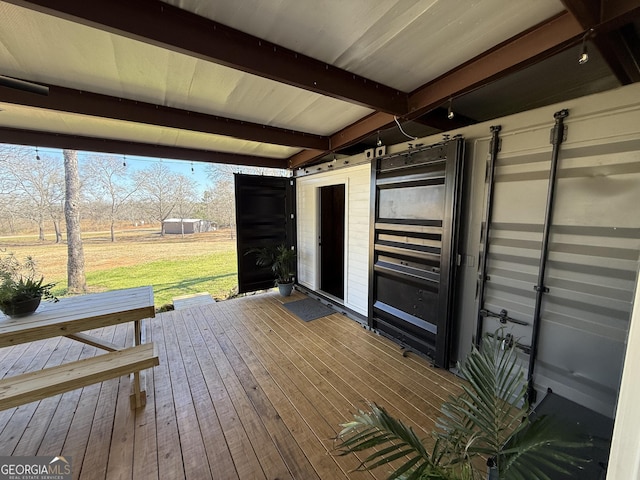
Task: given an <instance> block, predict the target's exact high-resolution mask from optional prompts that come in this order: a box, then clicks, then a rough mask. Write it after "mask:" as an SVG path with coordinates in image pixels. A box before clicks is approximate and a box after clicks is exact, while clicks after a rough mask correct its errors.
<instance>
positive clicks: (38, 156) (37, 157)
mask: <svg viewBox="0 0 640 480" xmlns="http://www.w3.org/2000/svg"><path fill="white" fill-rule="evenodd" d="M36 160H40V154H39V153H38V147H36Z"/></svg>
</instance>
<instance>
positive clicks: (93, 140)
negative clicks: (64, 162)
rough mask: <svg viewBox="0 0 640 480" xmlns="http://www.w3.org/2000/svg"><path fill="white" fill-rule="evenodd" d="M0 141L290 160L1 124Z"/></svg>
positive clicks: (259, 161)
mask: <svg viewBox="0 0 640 480" xmlns="http://www.w3.org/2000/svg"><path fill="white" fill-rule="evenodd" d="M0 143H10V144H14V145H27V146H33V145H37V146H39V147H47V148H61V149H73V150H83V151H87V152H100V153H110V154H117V155H136V156H140V157H154V158H167V159H176V160H188V161H192V162H207V163H226V164H232V165H250V166H255V167H270V168H287V160H286V159H279V158H268V157H257V156H253V155H240V154H235V153H227V152H216V151H210V150H198V149H194V148H183V147H174V146H170V145H153V144H149V143H141V142H130V141H125V140H113V139H108V138H97V137H84V136H79V135H66V134H59V133H51V132H40V131H36V130H22V129H17V128H7V127H0Z"/></svg>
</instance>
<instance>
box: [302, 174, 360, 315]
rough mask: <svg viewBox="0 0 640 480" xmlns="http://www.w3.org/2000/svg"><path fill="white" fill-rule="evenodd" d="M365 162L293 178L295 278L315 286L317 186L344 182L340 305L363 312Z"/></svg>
mask: <svg viewBox="0 0 640 480" xmlns="http://www.w3.org/2000/svg"><path fill="white" fill-rule="evenodd" d="M370 172H371V167H370V166H369V165H368V164H365V165H358V166H355V167H349V168H343V169H340V170H336V171H331V172H326V173H318V174H315V175H309V176H306V177H301V178H298V179H297V180H296V191H297V217H298V223H297V227H298V282H299V283H300V284H301V285H303V286H305V287H307V288H309V289H311V290H318V289H319V278H318V271H319V267H318V262H319V258H318V235H319V231H318V223H319V218H318V215H319V206H318V198H319V193H318V189H319V188H320V187H324V186H328V185H340V184H344V185H345V209H346V215H345V297H344V305H345V306H346V307H348V308H350V309H352V310H354V311H356V312H358V313H360V314H362V315H367V303H368V300H367V298H368V294H369V283H368V281H369V267H368V265H369V216H370V211H371V209H370V188H371V186H370V175H371V173H370Z"/></svg>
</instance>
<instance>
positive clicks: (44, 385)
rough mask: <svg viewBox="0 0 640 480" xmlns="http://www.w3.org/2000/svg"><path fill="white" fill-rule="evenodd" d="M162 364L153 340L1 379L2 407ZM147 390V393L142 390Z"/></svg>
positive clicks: (40, 398)
mask: <svg viewBox="0 0 640 480" xmlns="http://www.w3.org/2000/svg"><path fill="white" fill-rule="evenodd" d="M158 364H159V360H158V353H157V351H156V348H155V346H154V344H153V343H145V344H143V345H138V346H136V347H131V348H125V349H122V350H117V351H112V352H109V353H106V354H103V355H97V356H95V357H92V358H87V359H84V360H78V361H75V362H71V363H67V364H64V365H58V366H56V367H51V368H46V369H44V370H40V371H37V372H29V373H24V374H22V375H16V376H13V377H9V378H5V379H3V380H0V410H5V409H7V408H12V407H16V406H18V405H22V404H24V403H29V402H34V401H36V400H42V399H43V398H46V397H50V396H53V395H57V394H60V393H64V392H68V391H70V390H75V389H76V388H81V387H85V386H87V385H91V384H94V383H98V382H103V381H105V380H110V379H112V378H117V377H120V376H123V375H128V374H130V373H135V374H137V372H140V370H144V369H146V368H152V367H155V366H156V365H158ZM142 393H144V392H142Z"/></svg>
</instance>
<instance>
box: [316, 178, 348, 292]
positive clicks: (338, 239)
mask: <svg viewBox="0 0 640 480" xmlns="http://www.w3.org/2000/svg"><path fill="white" fill-rule="evenodd" d="M344 191H345V187H344V184H343V185H330V186H327V187H321V188H320V290H322V291H323V292H325V293H328V294H330V295H333V296H334V297H336V298H339V299H341V300H343V299H344V211H345V208H344V207H345V203H344Z"/></svg>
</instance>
